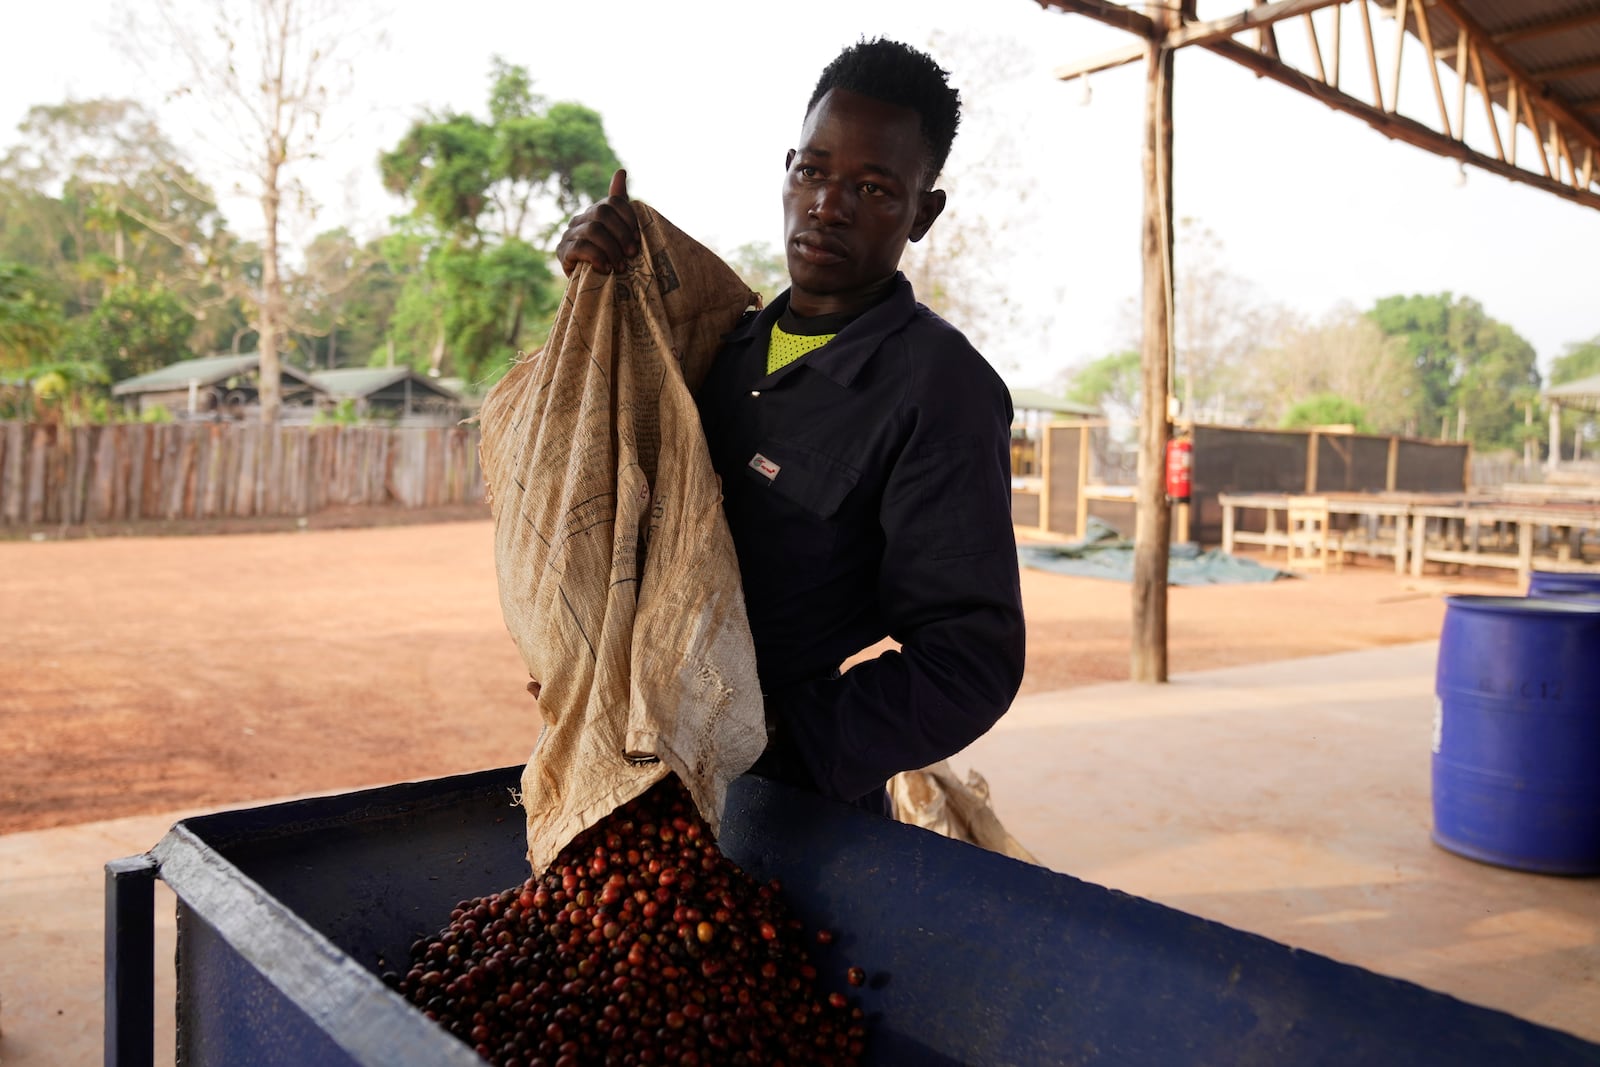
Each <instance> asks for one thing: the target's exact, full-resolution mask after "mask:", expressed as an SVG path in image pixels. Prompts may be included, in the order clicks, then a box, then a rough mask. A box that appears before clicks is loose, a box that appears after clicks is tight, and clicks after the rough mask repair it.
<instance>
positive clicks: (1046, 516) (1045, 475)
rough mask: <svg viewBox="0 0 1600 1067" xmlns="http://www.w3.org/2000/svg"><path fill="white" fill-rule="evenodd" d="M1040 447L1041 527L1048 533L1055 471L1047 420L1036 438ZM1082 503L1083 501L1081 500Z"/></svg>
mask: <svg viewBox="0 0 1600 1067" xmlns="http://www.w3.org/2000/svg"><path fill="white" fill-rule="evenodd" d="M1035 440H1036V441H1037V442H1038V444H1037V447H1038V449H1039V455H1038V457H1037V459H1038V467H1039V529H1041V530H1044V531H1045V532H1046V533H1048V532H1049V531H1050V479H1051V478H1052V477H1054V475H1055V472H1054V471H1052V470H1051V469H1050V424H1049V423H1048V422H1047V423H1045V424H1044V425H1043V426H1041V427H1040V428H1039V436H1038V437H1037V438H1036V439H1035ZM1080 505H1081V502H1080Z"/></svg>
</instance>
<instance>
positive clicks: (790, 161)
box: [783, 148, 794, 174]
mask: <svg viewBox="0 0 1600 1067" xmlns="http://www.w3.org/2000/svg"><path fill="white" fill-rule="evenodd" d="M792 166H794V149H792V148H791V149H789V154H788V155H786V156H784V157H783V172H784V173H785V174H787V173H789V168H790V167H792Z"/></svg>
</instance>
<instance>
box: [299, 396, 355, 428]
mask: <svg viewBox="0 0 1600 1067" xmlns="http://www.w3.org/2000/svg"><path fill="white" fill-rule="evenodd" d="M311 424H312V425H313V426H359V425H360V424H361V414H360V412H358V411H357V410H356V402H355V399H354V398H353V397H348V396H347V397H345V398H344V399H343V400H341V401H339V402H338V403H337V404H335V405H334V406H333V408H332V409H331V410H323V411H318V412H317V413H316V414H315V415H313V416H312V417H311Z"/></svg>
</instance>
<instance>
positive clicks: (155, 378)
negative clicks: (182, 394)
mask: <svg viewBox="0 0 1600 1067" xmlns="http://www.w3.org/2000/svg"><path fill="white" fill-rule="evenodd" d="M260 365H261V356H260V355H259V354H257V353H255V352H245V353H242V354H240V355H226V356H201V357H200V358H199V359H182V360H179V361H178V362H176V363H168V364H167V365H166V366H165V367H160V368H157V369H156V370H153V371H150V372H149V373H147V374H140V375H136V376H134V377H132V378H124V379H123V380H122V381H120V382H117V383H116V384H115V385H113V386H112V387H111V395H112V396H129V395H131V394H134V393H168V392H171V391H173V390H174V389H187V388H189V383H190V382H193V383H194V384H195V385H196V386H198V387H200V388H202V389H204V388H207V387H209V386H213V385H217V384H219V383H221V382H225V381H227V380H228V379H229V378H233V377H236V376H237V375H240V374H248V373H250V372H251V371H253V370H255V369H256V368H257V367H259V366H260ZM280 377H281V378H283V379H285V380H287V381H290V382H297V383H299V384H300V385H307V386H310V385H311V379H310V378H308V377H307V376H306V372H305V371H303V370H300V369H299V368H297V367H291V366H290V365H289V364H287V363H284V364H281V366H280ZM312 388H315V386H312Z"/></svg>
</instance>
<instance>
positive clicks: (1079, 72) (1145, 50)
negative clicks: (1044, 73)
mask: <svg viewBox="0 0 1600 1067" xmlns="http://www.w3.org/2000/svg"><path fill="white" fill-rule="evenodd" d="M1149 48H1150V46H1149V45H1148V44H1146V43H1145V42H1143V41H1138V42H1135V43H1134V44H1130V45H1127V46H1126V47H1123V48H1113V49H1112V50H1111V51H1109V52H1102V53H1100V54H1099V55H1097V56H1087V57H1085V58H1083V59H1080V60H1078V61H1077V62H1075V63H1068V64H1066V65H1064V66H1060V67H1057V68H1056V69H1055V72H1054V73H1055V76H1056V77H1057V78H1060V79H1061V80H1062V81H1071V80H1072V79H1073V78H1081V77H1083V76H1084V75H1085V74H1099V73H1100V72H1101V71H1102V70H1113V69H1115V68H1117V67H1122V66H1126V65H1127V64H1129V63H1137V62H1139V61H1140V60H1142V59H1144V57H1145V56H1146V55H1148V54H1149Z"/></svg>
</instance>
